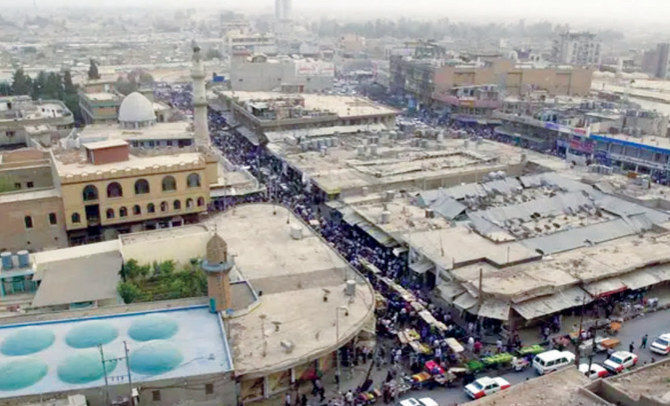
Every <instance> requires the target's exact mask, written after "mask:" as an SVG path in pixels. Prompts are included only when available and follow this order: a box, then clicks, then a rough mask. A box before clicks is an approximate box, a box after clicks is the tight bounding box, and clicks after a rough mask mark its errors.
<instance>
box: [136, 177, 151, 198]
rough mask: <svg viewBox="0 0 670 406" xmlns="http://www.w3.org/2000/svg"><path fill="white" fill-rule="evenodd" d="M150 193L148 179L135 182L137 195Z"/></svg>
mask: <svg viewBox="0 0 670 406" xmlns="http://www.w3.org/2000/svg"><path fill="white" fill-rule="evenodd" d="M147 193H149V182H148V181H147V180H146V179H138V180H137V181H135V194H136V195H144V194H147Z"/></svg>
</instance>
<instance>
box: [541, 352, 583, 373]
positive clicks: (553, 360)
mask: <svg viewBox="0 0 670 406" xmlns="http://www.w3.org/2000/svg"><path fill="white" fill-rule="evenodd" d="M573 362H575V354H573V353H571V352H570V351H558V350H551V351H545V352H542V353H539V354H537V355H536V356H535V358H533V368H535V370H536V371H537V373H538V374H540V375H544V374H548V373H549V372H554V371H556V370H557V369H560V368H563V367H564V366H567V365H570V364H572V363H573Z"/></svg>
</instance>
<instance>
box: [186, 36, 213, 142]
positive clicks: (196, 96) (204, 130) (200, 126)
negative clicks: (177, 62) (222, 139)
mask: <svg viewBox="0 0 670 406" xmlns="http://www.w3.org/2000/svg"><path fill="white" fill-rule="evenodd" d="M191 79H193V126H194V129H195V144H196V145H201V146H206V147H209V146H210V139H209V128H208V126H207V91H206V90H205V68H204V67H203V65H202V58H201V56H200V48H199V47H198V46H197V45H194V46H193V67H192V68H191Z"/></svg>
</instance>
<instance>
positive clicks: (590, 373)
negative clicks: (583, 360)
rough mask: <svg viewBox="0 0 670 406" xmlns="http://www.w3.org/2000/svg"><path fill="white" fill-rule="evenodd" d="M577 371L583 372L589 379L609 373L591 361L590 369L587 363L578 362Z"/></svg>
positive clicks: (602, 376)
mask: <svg viewBox="0 0 670 406" xmlns="http://www.w3.org/2000/svg"><path fill="white" fill-rule="evenodd" d="M579 372H581V373H583V374H584V376H586V377H587V378H589V379H598V378H604V377H606V376H607V375H609V372H607V370H606V369H605V368H603V367H602V366H600V365H598V364H595V363H591V368H590V369H589V364H579Z"/></svg>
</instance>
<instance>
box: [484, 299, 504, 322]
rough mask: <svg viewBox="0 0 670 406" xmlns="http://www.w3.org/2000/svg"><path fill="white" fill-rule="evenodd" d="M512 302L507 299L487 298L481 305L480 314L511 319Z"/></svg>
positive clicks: (490, 317) (493, 317) (497, 318)
mask: <svg viewBox="0 0 670 406" xmlns="http://www.w3.org/2000/svg"><path fill="white" fill-rule="evenodd" d="M509 309H510V303H509V302H508V301H506V300H504V301H503V300H499V299H486V300H484V302H483V303H482V305H481V306H480V307H479V312H477V314H479V315H480V316H482V317H488V318H489V319H496V320H507V319H509Z"/></svg>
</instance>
